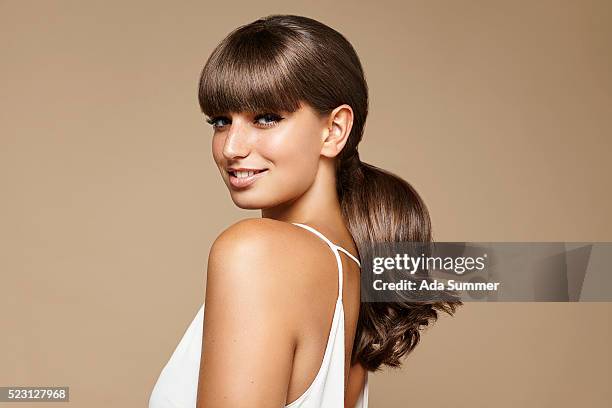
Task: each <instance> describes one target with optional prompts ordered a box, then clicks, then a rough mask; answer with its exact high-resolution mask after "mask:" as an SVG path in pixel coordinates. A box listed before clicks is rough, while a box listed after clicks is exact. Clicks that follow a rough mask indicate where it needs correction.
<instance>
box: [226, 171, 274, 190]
mask: <svg viewBox="0 0 612 408" xmlns="http://www.w3.org/2000/svg"><path fill="white" fill-rule="evenodd" d="M227 173H228V175H229V182H230V185H231V186H232V187H233V188H235V189H242V188H245V187H248V186H250V185H252V184H253V183H255V182H256V181H257V180H258V179H259V178H261V177H263V176H265V175H266V174H267V173H268V169H248V168H237V169H232V168H230V169H227Z"/></svg>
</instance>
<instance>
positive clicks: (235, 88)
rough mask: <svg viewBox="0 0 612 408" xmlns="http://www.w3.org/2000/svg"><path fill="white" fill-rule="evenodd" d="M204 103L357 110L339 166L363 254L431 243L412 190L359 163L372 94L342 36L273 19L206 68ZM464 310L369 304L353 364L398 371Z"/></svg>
mask: <svg viewBox="0 0 612 408" xmlns="http://www.w3.org/2000/svg"><path fill="white" fill-rule="evenodd" d="M198 98H199V103H200V107H201V110H202V112H203V113H205V114H207V115H209V116H215V115H220V114H224V113H227V112H280V111H288V112H295V111H296V110H298V109H299V107H300V102H302V101H304V102H306V103H308V104H309V105H310V106H311V107H312V108H314V110H315V111H318V112H319V113H320V114H322V115H325V114H328V113H330V112H331V111H332V110H333V109H334V108H336V107H337V106H339V105H342V104H348V105H350V106H351V108H352V109H353V115H354V117H353V127H352V129H351V133H350V135H349V138H348V141H347V143H346V145H345V147H344V148H343V150H342V152H341V153H340V155H339V156H338V157H337V159H336V166H337V174H336V176H337V177H336V188H337V191H338V196H339V199H340V205H341V208H342V213H343V216H344V218H345V221H346V223H347V227H348V229H349V231H350V233H351V234H352V236H353V239H354V241H355V243H356V245H357V248H358V251H359V253H360V254H363V253H365V252H366V251H367V250H368V249H369V248H370V247H371V245H372V244H373V243H381V242H382V243H385V242H390V243H392V242H401V241H418V242H431V241H432V235H431V223H430V219H429V213H428V211H427V208H426V207H425V204H424V203H423V201H422V200H421V198H420V197H419V195H418V194H417V193H416V191H415V190H414V189H413V188H412V187H411V186H410V184H408V183H407V182H406V181H404V180H402V179H401V178H400V177H398V176H396V175H394V174H392V173H390V172H388V171H385V170H382V169H380V168H378V167H376V166H373V165H371V164H367V163H364V162H362V161H361V160H360V159H359V153H358V151H357V145H358V144H359V142H360V141H361V138H362V136H363V129H364V125H365V121H366V117H367V114H368V87H367V83H366V80H365V75H364V72H363V68H362V66H361V62H360V60H359V58H358V56H357V53H356V52H355V50H354V49H353V47H352V45H351V44H350V43H349V41H348V40H347V39H346V38H345V37H344V36H343V35H342V34H340V33H339V32H337V31H335V30H334V29H332V28H330V27H328V26H327V25H325V24H323V23H321V22H319V21H316V20H313V19H311V18H308V17H303V16H295V15H270V16H267V17H263V18H260V19H258V20H256V21H254V22H252V23H250V24H246V25H243V26H241V27H238V28H236V29H235V30H234V31H232V32H231V33H229V34H228V35H227V36H226V37H225V38H224V39H223V40H222V41H221V43H220V44H219V45H218V46H217V47H216V48H215V49H214V51H213V52H212V54H211V55H210V57H209V59H208V61H207V62H206V64H205V66H204V68H203V70H202V73H201V77H200V83H199V93H198ZM362 259H363V258H362ZM460 304H461V302H448V301H429V302H376V303H369V302H368V303H361V309H360V313H359V322H358V327H357V333H356V338H355V342H354V347H353V354H352V363H356V362H360V363H361V364H362V365H363V366H364V367H365V368H366V369H368V370H370V371H376V370H378V369H379V368H380V367H381V366H382V365H388V366H392V367H399V366H400V365H401V362H400V358H401V357H402V356H404V355H406V354H408V353H409V352H410V351H412V350H413V349H414V347H415V346H416V345H417V344H418V342H419V339H420V333H419V331H420V329H422V328H423V327H424V326H427V325H429V323H430V322H433V321H435V320H436V319H437V317H438V313H437V311H444V312H446V313H449V314H451V315H452V314H453V313H454V312H455V308H456V306H457V305H460Z"/></svg>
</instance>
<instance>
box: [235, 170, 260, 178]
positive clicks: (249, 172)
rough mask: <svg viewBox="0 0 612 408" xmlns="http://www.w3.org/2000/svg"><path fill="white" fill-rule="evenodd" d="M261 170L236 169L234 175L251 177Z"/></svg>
mask: <svg viewBox="0 0 612 408" xmlns="http://www.w3.org/2000/svg"><path fill="white" fill-rule="evenodd" d="M259 172H260V170H249V171H235V172H234V176H236V177H238V178H246V177H251V176H252V175H253V174H257V173H259Z"/></svg>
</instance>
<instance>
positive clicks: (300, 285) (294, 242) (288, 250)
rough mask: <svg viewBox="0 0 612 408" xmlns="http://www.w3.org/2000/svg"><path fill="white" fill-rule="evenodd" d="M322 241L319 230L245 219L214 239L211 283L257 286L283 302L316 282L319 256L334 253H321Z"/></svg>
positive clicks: (255, 287)
mask: <svg viewBox="0 0 612 408" xmlns="http://www.w3.org/2000/svg"><path fill="white" fill-rule="evenodd" d="M321 243H322V241H321V240H320V239H319V238H318V237H316V236H315V235H314V234H312V233H311V232H309V231H306V230H304V229H303V228H300V227H298V226H295V225H293V224H291V223H287V222H283V221H277V220H272V219H267V218H249V219H245V220H241V221H239V222H237V223H235V224H233V225H231V226H230V227H228V228H227V229H225V230H224V231H223V232H222V233H221V234H220V235H219V236H218V237H217V239H216V240H215V242H214V243H213V245H212V247H211V250H210V254H209V257H208V271H207V286H209V284H210V283H212V282H218V283H223V284H222V285H221V287H226V286H232V287H235V288H236V289H237V290H247V289H249V290H257V291H258V292H259V293H260V294H265V295H271V296H273V297H274V298H275V299H276V301H277V302H278V301H279V300H281V299H284V298H285V297H286V296H287V295H288V294H290V293H291V292H293V293H295V292H294V291H295V290H308V289H309V286H310V284H315V283H316V275H315V274H313V273H312V272H311V271H313V270H315V271H318V270H319V269H320V268H316V266H317V262H320V260H321V259H318V258H320V257H321V256H322V255H321V254H322V253H323V256H332V255H330V254H331V251H327V252H329V253H324V252H322V251H321ZM323 245H325V244H324V243H323ZM309 272H310V273H309ZM294 301H295V298H294ZM296 306H297V307H300V305H296Z"/></svg>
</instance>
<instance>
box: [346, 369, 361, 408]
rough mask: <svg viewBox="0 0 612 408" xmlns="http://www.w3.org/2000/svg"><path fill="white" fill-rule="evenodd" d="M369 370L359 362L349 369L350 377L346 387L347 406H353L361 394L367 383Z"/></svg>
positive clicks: (350, 407)
mask: <svg viewBox="0 0 612 408" xmlns="http://www.w3.org/2000/svg"><path fill="white" fill-rule="evenodd" d="M366 374H367V371H366V369H365V368H364V367H363V366H362V365H361V364H359V363H357V364H353V365H352V366H351V368H350V370H349V379H348V384H347V387H346V397H345V399H344V400H345V408H353V407H354V406H355V404H356V403H357V400H358V399H359V396H360V395H361V392H362V390H363V387H364V385H365V378H366Z"/></svg>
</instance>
